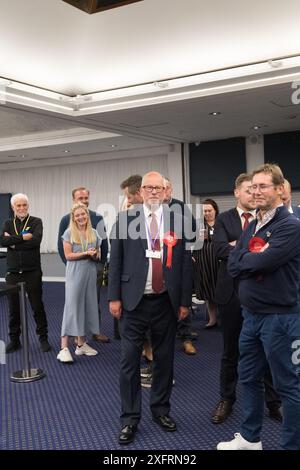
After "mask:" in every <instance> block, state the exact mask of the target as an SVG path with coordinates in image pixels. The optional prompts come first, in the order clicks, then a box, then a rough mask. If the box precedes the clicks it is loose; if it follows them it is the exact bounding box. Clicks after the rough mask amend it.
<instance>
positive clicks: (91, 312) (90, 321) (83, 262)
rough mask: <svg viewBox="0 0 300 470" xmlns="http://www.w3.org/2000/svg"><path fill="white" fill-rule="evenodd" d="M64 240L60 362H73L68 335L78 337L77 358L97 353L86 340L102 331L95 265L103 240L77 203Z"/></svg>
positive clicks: (80, 205)
mask: <svg viewBox="0 0 300 470" xmlns="http://www.w3.org/2000/svg"><path fill="white" fill-rule="evenodd" d="M62 239H63V247H64V253H65V257H66V260H67V266H66V295H65V297H66V298H65V307H64V313H63V322H62V329H61V350H60V352H59V353H58V356H57V359H58V360H59V361H61V362H63V363H71V362H73V358H72V355H71V353H70V350H69V336H77V347H76V350H75V354H76V355H77V356H81V355H83V354H85V355H87V356H95V355H96V354H98V352H97V351H96V350H95V349H93V348H91V347H90V346H89V345H88V344H87V343H86V338H85V337H86V335H87V334H89V333H91V334H97V333H98V332H99V313H98V301H97V267H96V262H97V261H98V259H99V257H100V246H101V239H100V237H99V235H98V233H97V231H96V230H94V229H93V228H92V225H91V221H90V216H89V211H88V209H87V207H86V206H84V205H82V204H75V205H74V206H73V207H72V211H71V217H70V226H69V227H68V228H67V230H66V231H65V232H64V234H63V236H62Z"/></svg>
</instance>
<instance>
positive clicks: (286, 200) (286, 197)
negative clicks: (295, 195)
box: [281, 179, 300, 219]
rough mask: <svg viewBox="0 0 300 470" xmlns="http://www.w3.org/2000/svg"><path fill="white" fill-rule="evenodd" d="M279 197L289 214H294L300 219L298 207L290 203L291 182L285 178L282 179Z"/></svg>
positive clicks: (299, 208)
mask: <svg viewBox="0 0 300 470" xmlns="http://www.w3.org/2000/svg"><path fill="white" fill-rule="evenodd" d="M281 198H282V202H283V204H284V205H285V207H286V208H287V210H288V211H289V212H290V213H291V214H294V215H295V216H296V217H297V219H300V207H299V206H295V205H293V204H292V187H291V183H290V182H289V181H288V180H287V179H285V180H284V186H283V193H282V196H281Z"/></svg>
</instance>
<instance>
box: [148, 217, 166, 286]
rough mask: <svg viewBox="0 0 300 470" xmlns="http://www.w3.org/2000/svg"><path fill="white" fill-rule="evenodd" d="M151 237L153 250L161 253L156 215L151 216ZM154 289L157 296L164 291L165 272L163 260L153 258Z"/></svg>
mask: <svg viewBox="0 0 300 470" xmlns="http://www.w3.org/2000/svg"><path fill="white" fill-rule="evenodd" d="M150 235H151V238H152V246H151V248H152V250H155V251H160V240H159V233H158V226H157V220H156V215H155V214H151V223H150ZM152 289H153V290H154V292H156V293H157V294H159V293H160V292H161V291H162V290H163V270H162V262H161V258H152Z"/></svg>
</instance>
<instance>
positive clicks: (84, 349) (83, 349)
mask: <svg viewBox="0 0 300 470" xmlns="http://www.w3.org/2000/svg"><path fill="white" fill-rule="evenodd" d="M75 354H76V356H82V355H83V354H86V355H87V356H96V355H97V354H98V351H96V349H93V348H91V346H89V345H88V344H87V343H83V345H82V346H80V347H79V346H77V348H76V350H75Z"/></svg>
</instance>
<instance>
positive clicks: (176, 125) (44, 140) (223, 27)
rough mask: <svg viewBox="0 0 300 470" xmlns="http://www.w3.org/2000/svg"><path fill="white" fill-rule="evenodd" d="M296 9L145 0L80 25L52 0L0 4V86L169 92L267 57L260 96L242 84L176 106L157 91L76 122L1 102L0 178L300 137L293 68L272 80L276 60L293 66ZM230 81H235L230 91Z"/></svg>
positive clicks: (72, 11)
mask: <svg viewBox="0 0 300 470" xmlns="http://www.w3.org/2000/svg"><path fill="white" fill-rule="evenodd" d="M298 7H299V3H298V1H297V0H286V1H285V2H284V5H282V4H281V3H280V2H274V1H273V0H265V1H264V2H261V1H258V0H253V1H252V2H251V4H249V2H241V1H240V0H239V1H238V0H227V2H220V1H216V0H211V1H210V2H204V1H200V0H185V1H184V2H183V1H182V0H163V1H162V0H143V1H141V2H138V3H136V4H132V5H128V6H124V7H122V8H116V9H113V10H110V11H106V12H102V13H97V14H95V15H87V14H86V13H84V12H82V11H80V10H78V9H76V8H73V7H71V6H70V5H68V4H66V3H64V2H62V1H61V0H51V1H45V0H44V1H43V2H41V0H26V2H24V1H23V0H15V1H14V2H5V1H4V0H0V17H1V29H0V57H1V61H0V76H1V77H3V78H5V79H8V80H12V81H13V82H18V81H19V82H22V83H26V84H28V85H32V86H34V87H40V88H44V89H45V88H46V89H49V90H51V91H53V92H56V93H59V94H63V95H68V96H72V95H81V94H91V93H93V92H96V91H101V92H102V91H104V90H107V89H114V88H118V87H128V86H136V85H140V84H143V83H150V84H151V82H160V81H162V80H167V81H169V83H168V85H171V86H172V83H173V81H174V82H176V80H173V79H175V78H176V77H182V76H189V75H191V74H201V73H203V72H208V71H211V70H215V71H217V70H220V69H222V68H232V67H234V66H240V65H244V64H256V63H258V62H260V61H266V64H267V61H268V60H271V59H274V62H273V63H271V66H270V67H269V72H270V73H269V72H268V65H266V66H265V65H264V66H261V67H264V68H261V72H262V73H264V75H263V74H262V73H261V74H260V76H259V77H260V78H261V77H263V76H264V77H267V72H268V73H269V75H270V74H271V73H272V75H270V77H271V79H270V80H269V78H268V80H269V81H268V86H264V84H266V83H267V82H263V81H261V82H260V83H257V84H255V83H254V81H253V83H252V82H251V83H250V81H249V83H248V84H247V85H245V83H243V84H242V85H239V86H235V87H232V88H230V90H231V91H230V92H226V86H227V87H228V85H226V83H229V82H228V80H227V81H226V80H223V81H222V85H224V87H223V88H222V89H220V90H219V91H216V90H214V91H212V92H210V91H209V90H208V91H207V90H206V91H205V92H203V90H202V91H201V93H198V92H197V93H195V94H194V95H193V93H192V94H190V95H188V94H186V95H184V94H182V95H181V96H179V93H178V94H176V93H177V90H175V91H174V93H173V92H172V90H170V91H168V90H167V91H165V90H164V89H162V88H161V89H156V90H155V92H153V90H152V92H151V93H149V94H144V95H143V98H144V97H145V96H150V97H151V99H149V101H148V102H147V101H146V100H140V101H139V102H138V100H133V101H132V102H131V103H130V107H128V108H127V109H126V105H124V104H122V105H120V103H119V104H118V102H117V105H116V106H115V107H111V108H105V112H99V110H94V111H89V110H88V109H87V110H86V111H85V113H82V114H81V115H79V114H77V115H78V117H76V112H73V113H72V114H71V113H65V114H62V113H57V112H56V113H53V112H50V111H49V110H46V109H38V106H39V105H38V103H35V104H34V106H35V108H32V107H29V106H24V105H20V104H16V102H15V103H13V102H10V101H9V100H8V99H7V101H6V102H5V103H4V102H3V103H2V105H1V106H0V163H2V168H5V166H4V165H5V164H6V163H7V162H8V161H10V162H11V163H14V162H18V161H19V159H22V158H23V159H24V158H26V159H29V160H30V159H34V160H37V161H38V160H41V159H45V158H48V159H53V161H54V162H55V160H56V159H58V158H65V157H66V154H65V153H64V150H66V149H67V150H69V154H68V155H70V156H71V155H74V156H78V155H87V154H92V155H94V154H97V153H98V154H99V153H102V152H103V153H107V152H115V151H120V150H128V149H137V148H142V147H146V146H157V145H161V144H166V143H179V142H193V141H201V140H211V139H220V138H227V137H234V136H248V135H251V134H253V133H271V132H280V131H287V130H294V129H300V107H299V105H295V104H292V102H291V95H292V92H293V90H292V88H291V82H292V80H294V79H295V75H293V76H292V75H290V76H289V73H292V72H293V73H295V72H296V73H298V74H299V77H300V66H299V67H295V66H293V67H291V66H290V69H289V70H283V71H282V73H286V76H285V78H280V80H278V76H279V73H281V72H280V64H281V62H280V61H276V60H275V59H276V58H285V57H289V56H294V55H297V56H298V55H299V56H300V35H299V32H298V31H299V21H298V16H297V14H296V13H297V11H298ZM277 65H278V66H279V67H278V68H276V66H277ZM234 70H235V73H236V71H237V72H239V71H240V74H242V73H244V78H243V80H244V82H245V80H246V79H247V80H248V78H249V76H245V72H243V71H244V70H250V69H247V68H242V67H241V68H236V69H234ZM251 70H252V69H251ZM218 73H219V76H221V74H222V73H223V72H218ZM224 73H225V72H224ZM224 73H223V75H224ZM251 74H252V72H251ZM276 74H277V79H275V78H276V77H275V76H276ZM269 75H268V77H269ZM215 76H216V77H217V74H215ZM203 77H204V80H205V79H206V77H207V78H208V77H209V75H200V78H201V80H203ZM253 77H254V74H253V76H252V78H253ZM223 78H224V77H223ZM250 78H251V77H250ZM250 78H249V80H250ZM254 78H255V77H254ZM172 80H173V81H172ZM216 80H217V79H215V81H214V83H217V81H216ZM272 80H273V81H272ZM257 82H258V81H257ZM236 83H237V78H236V77H235V78H233V79H232V80H231V82H230V84H231V85H232V84H236ZM231 85H230V86H231ZM0 86H1V84H0ZM190 89H192V88H190ZM227 89H229V88H227ZM130 90H132V89H129V92H130ZM193 90H194V89H193ZM181 91H182V90H181ZM196 91H197V90H196ZM156 92H157V93H156ZM147 93H148V92H147ZM155 93H156V94H155ZM168 93H169V96H168ZM41 94H42V91H41ZM164 95H165V96H164ZM170 95H172V96H170ZM153 96H155V97H158V98H155V99H153V100H152V97H153ZM192 96H195V97H194V98H192ZM112 102H113V101H112ZM0 103H1V102H0ZM19 103H20V102H19ZM152 103H155V104H152ZM146 104H147V105H146ZM42 107H43V106H42V105H41V108H42ZM109 109H115V110H111V111H110V110H109ZM103 110H104V108H103ZM212 111H219V112H220V113H221V114H220V115H218V116H216V117H213V116H211V115H210V114H209V113H211V112H212ZM92 113H93V114H92ZM67 114H68V115H67ZM254 125H259V126H261V128H260V129H259V130H258V131H254V130H253V126H254ZM107 133H108V134H107ZM112 134H113V135H112ZM116 134H117V135H116ZM66 145H67V147H66ZM21 155H25V157H21Z"/></svg>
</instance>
